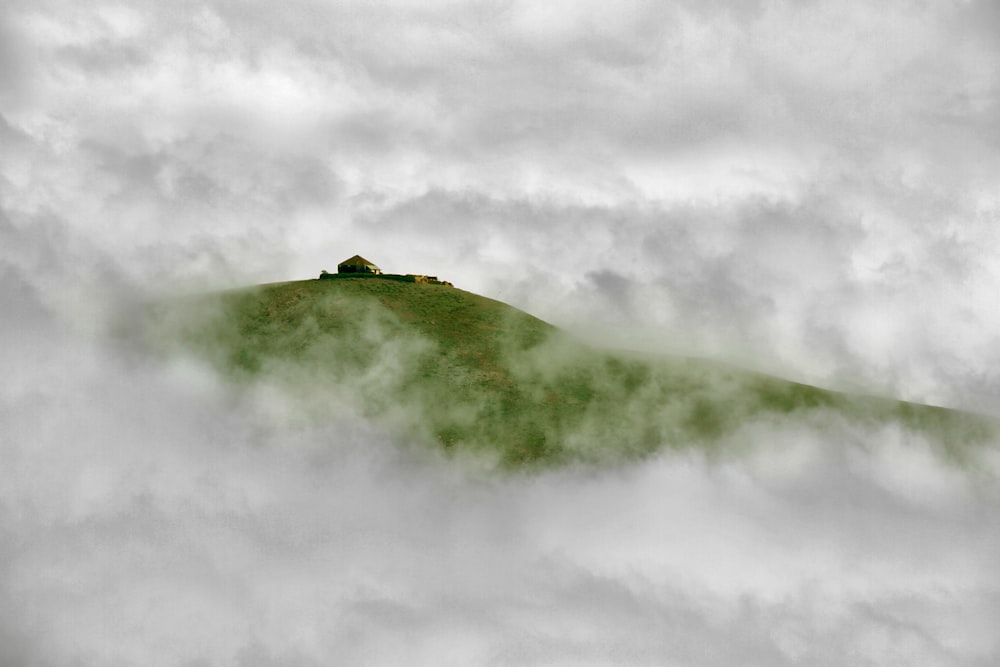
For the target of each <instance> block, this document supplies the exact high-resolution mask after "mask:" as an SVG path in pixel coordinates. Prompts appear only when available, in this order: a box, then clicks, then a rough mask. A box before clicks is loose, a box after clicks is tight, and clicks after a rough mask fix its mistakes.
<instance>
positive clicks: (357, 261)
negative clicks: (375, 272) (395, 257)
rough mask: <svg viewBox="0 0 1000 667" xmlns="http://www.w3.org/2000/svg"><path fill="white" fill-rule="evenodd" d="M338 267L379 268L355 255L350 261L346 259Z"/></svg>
mask: <svg viewBox="0 0 1000 667" xmlns="http://www.w3.org/2000/svg"><path fill="white" fill-rule="evenodd" d="M337 266H371V267H373V268H376V269H377V268H378V267H377V266H375V264H374V263H373V262H369V261H368V260H367V259H365V258H364V257H362V256H361V255H355V256H354V257H351V258H350V259H345V260H344V261H343V262H341V263H340V264H338V265H337Z"/></svg>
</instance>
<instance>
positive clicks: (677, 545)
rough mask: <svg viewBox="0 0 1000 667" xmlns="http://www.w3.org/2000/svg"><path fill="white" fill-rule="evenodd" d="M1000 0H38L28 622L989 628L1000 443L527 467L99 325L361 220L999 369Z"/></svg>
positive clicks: (17, 565)
mask: <svg viewBox="0 0 1000 667" xmlns="http://www.w3.org/2000/svg"><path fill="white" fill-rule="evenodd" d="M731 4H732V5H733V6H730V5H731ZM998 35H1000V13H998V12H997V10H996V8H995V6H994V3H991V2H988V1H985V0H981V1H979V2H974V1H957V0H956V1H954V2H940V3H931V4H927V3H918V2H904V1H899V2H891V3H883V4H882V5H880V6H879V7H877V8H873V7H872V6H871V5H870V3H861V2H847V3H837V4H836V5H831V4H823V3H792V2H760V3H750V2H747V3H738V7H737V6H736V5H735V4H734V3H713V2H709V3H705V2H684V1H678V2H671V3H662V2H648V3H647V2H629V3H621V4H617V5H615V6H614V7H611V6H609V5H607V4H606V3H580V2H572V3H568V2H567V3H545V4H544V5H540V4H538V3H529V2H475V3H450V2H440V3H426V2H423V3H416V4H415V3H409V2H399V3H378V4H373V3H367V2H356V3H335V4H330V3H315V2H305V1H302V2H292V3H284V4H282V5H281V6H280V7H278V6H277V5H274V4H273V3H272V4H269V3H261V2H249V3H241V4H239V5H235V4H232V3H228V2H203V3H180V4H176V3H174V4H164V3H154V2H134V3H128V4H120V3H112V2H108V3H104V2H100V3H88V4H87V6H85V7H84V6H80V5H78V4H73V3H65V2H60V1H58V0H51V1H43V2H23V1H21V0H13V1H11V2H7V3H5V4H4V6H3V8H2V9H0V80H2V81H3V82H4V84H3V86H2V87H0V308H2V311H3V312H4V313H5V316H6V317H5V319H6V321H7V322H8V326H5V327H2V329H0V350H2V351H0V369H2V371H3V376H4V378H5V380H4V383H3V387H2V389H0V424H2V427H0V455H2V459H3V461H5V463H4V465H3V466H2V467H0V468H2V472H0V477H2V483H0V532H2V540H0V543H2V544H3V546H2V547H0V549H2V551H3V558H0V562H3V563H4V565H3V566H2V568H0V577H2V578H0V596H2V598H0V599H2V601H3V604H2V606H0V646H2V648H0V652H2V653H0V657H2V658H3V660H0V662H10V663H16V664H38V665H45V664H67V663H71V662H72V661H74V660H76V661H79V662H80V663H82V664H156V663H159V664H189V665H194V664H235V665H267V664H284V665H288V664H302V665H311V664H328V663H329V662H331V661H335V662H345V663H364V662H368V663H375V664H377V663H407V664H470V663H487V664H489V663H494V664H532V663H534V664H559V663H560V662H564V663H566V664H586V663H587V662H588V661H590V662H592V663H594V664H608V663H614V662H618V663H621V664H678V665H682V664H698V665H711V664H720V665H722V664H734V663H735V662H739V663H741V664H761V665H764V664H766V665H775V664H779V665H780V664H844V663H850V664H913V663H920V664H948V665H954V664H967V665H978V664H982V665H986V664H993V663H994V662H995V661H996V658H997V656H998V655H1000V647H998V645H997V643H996V640H995V639H994V637H993V629H994V628H996V627H997V626H998V624H1000V581H998V580H997V576H996V574H995V567H993V564H994V563H995V562H997V560H998V558H997V557H998V555H1000V554H998V551H1000V533H998V531H997V529H996V527H995V526H994V523H995V522H993V521H992V520H991V517H993V516H995V513H996V510H997V506H998V501H1000V498H998V496H997V487H996V482H995V477H994V476H993V475H994V474H995V470H994V471H989V470H988V471H985V472H983V474H982V475H981V476H979V477H977V476H976V475H975V474H971V473H969V472H959V471H956V470H954V469H952V468H949V467H947V466H945V465H943V464H942V463H941V462H940V461H939V460H938V459H937V458H936V457H935V455H934V454H933V449H932V448H931V447H929V446H925V444H924V443H921V442H919V441H913V439H912V438H910V437H908V436H906V435H905V434H901V433H897V432H893V431H891V430H884V431H879V432H860V433H857V434H856V438H855V439H854V440H853V441H846V440H845V439H844V438H840V437H838V438H832V437H831V436H829V435H823V434H818V433H815V432H812V431H811V430H809V429H807V428H806V427H805V426H803V425H796V424H794V423H789V424H776V425H771V426H764V425H760V424H758V425H748V427H747V428H746V429H745V430H744V432H742V433H741V434H740V437H743V438H746V439H748V440H750V441H752V442H754V443H756V445H757V447H756V448H755V449H754V451H756V452H757V454H755V455H754V457H752V458H750V459H748V460H740V461H725V462H714V463H710V462H707V461H703V460H700V459H699V458H698V457H696V456H693V455H692V456H687V457H680V458H678V457H676V456H674V457H662V458H658V459H656V460H652V461H649V462H647V463H645V464H642V465H639V466H636V467H632V468H628V469H624V470H611V471H604V472H594V471H589V472H581V471H572V470H570V471H563V472H559V473H547V474H545V475H543V476H538V477H532V478H527V479H521V478H515V479H497V478H493V477H488V476H487V477H483V476H481V475H478V474H477V473H475V472H470V471H468V470H465V469H456V468H455V467H454V466H452V465H449V464H448V463H445V462H441V461H436V460H428V458H427V456H426V455H425V454H421V453H419V452H413V451H411V450H410V449H409V448H408V447H407V446H406V445H407V443H405V442H394V441H393V440H392V439H391V438H389V437H388V436H386V435H385V434H384V433H381V432H379V431H378V429H377V428H376V427H374V426H372V425H371V424H368V423H366V422H365V421H363V420H361V419H359V418H357V417H356V416H355V415H352V414H350V413H349V412H344V413H343V414H336V415H333V416H331V420H330V423H326V424H320V425H316V424H302V423H300V422H298V421H296V420H295V419H291V418H289V417H288V415H283V414H281V412H280V411H270V412H268V411H262V410H261V409H260V406H261V405H264V404H267V405H274V404H275V402H276V401H275V399H274V397H273V396H271V397H266V398H264V397H261V396H259V395H256V394H254V393H253V392H251V393H249V394H234V393H232V392H231V390H230V389H229V388H227V387H226V386H225V385H223V384H222V383H221V381H220V380H219V379H218V378H216V377H215V376H214V375H213V374H212V373H211V372H210V371H209V370H207V369H205V368H202V367H201V366H199V365H198V364H197V363H195V362H193V361H190V360H188V361H184V360H178V361H176V362H175V363H172V364H168V365H158V364H154V363H152V362H150V361H149V360H146V359H143V358H142V357H141V355H138V354H137V353H135V352H134V351H133V352H130V351H128V350H124V349H121V348H114V347H113V346H112V344H111V343H109V342H108V341H107V339H106V338H105V336H104V333H103V331H104V329H105V324H106V313H107V312H108V311H109V310H113V309H118V308H120V307H121V305H122V304H123V303H126V302H129V301H131V300H133V299H136V298H146V297H148V296H149V295H151V294H162V293H167V292H173V291H176V290H192V289H204V288H206V287H226V286H234V285H239V284H246V283H251V282H262V281H268V280H285V279H289V278H304V277H312V276H314V275H315V274H318V272H319V270H320V269H323V268H326V269H332V268H333V266H334V265H335V264H336V262H337V261H339V260H340V259H343V258H344V257H347V256H349V255H352V254H355V253H361V254H363V255H365V256H368V257H370V258H371V259H373V260H375V261H376V262H378V263H379V264H381V265H382V266H383V267H385V268H387V269H388V270H393V271H400V272H411V271H412V272H427V273H432V274H433V273H436V274H438V275H441V276H442V277H444V278H446V279H449V280H452V281H453V282H455V283H456V284H457V285H458V286H459V287H464V288H466V289H470V290H472V291H476V292H480V293H485V294H487V295H489V296H494V297H496V298H500V299H503V300H505V301H508V302H511V303H514V304H515V305H518V306H520V307H523V308H525V309H527V310H529V311H530V312H532V313H534V314H536V315H538V316H540V317H543V318H544V319H547V320H549V321H553V322H556V323H558V324H561V325H565V326H567V327H568V328H570V329H572V330H574V331H575V332H577V333H578V335H580V336H583V337H586V338H589V339H591V340H594V341H597V342H600V343H602V344H608V345H612V346H617V347H633V348H639V349H645V350H652V351H657V352H663V351H674V352H681V353H686V354H704V355H710V356H724V357H728V358H733V359H738V360H741V361H743V362H744V363H748V364H753V365H756V366H758V367H760V368H762V369H765V370H769V371H773V372H784V373H785V374H790V375H793V376H795V377H796V378H799V379H805V380H810V381H814V382H820V383H826V384H833V385H838V386H844V387H859V388H863V389H865V390H868V391H873V392H876V393H889V394H895V395H897V396H900V397H904V398H913V399H917V400H927V401H931V402H935V403H940V404H947V405H954V406H958V407H964V408H968V409H977V410H983V411H987V412H994V413H996V412H1000V403H998V396H1000V376H998V374H997V371H996V370H995V369H997V368H1000V363H998V362H1000V358H998V355H1000V352H998V350H1000V344H998V342H1000V341H998V332H1000V319H998V318H1000V316H998V315H997V311H996V308H995V295H996V294H997V292H998V289H1000V271H998V269H997V263H996V262H995V260H994V258H995V257H996V255H997V252H998V250H1000V238H998V236H997V231H996V229H997V224H996V223H997V222H998V217H1000V200H998V197H997V191H996V184H997V182H998V177H1000V158H998V156H1000V151H998V150H997V148H998V143H1000V134H998V129H997V128H1000V106H998V98H997V93H998V82H1000V77H998V64H997V63H1000V58H998V55H1000V53H998V51H1000V38H998ZM11 325H13V326H11ZM260 391H265V389H263V388H261V389H260ZM986 458H987V459H988V458H989V457H988V456H987V457H986Z"/></svg>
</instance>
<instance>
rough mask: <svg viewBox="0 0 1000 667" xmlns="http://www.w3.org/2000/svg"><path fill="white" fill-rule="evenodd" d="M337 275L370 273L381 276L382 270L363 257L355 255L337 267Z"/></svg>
mask: <svg viewBox="0 0 1000 667" xmlns="http://www.w3.org/2000/svg"><path fill="white" fill-rule="evenodd" d="M337 273H370V274H373V275H376V276H377V275H380V274H381V273H382V269H380V268H378V267H377V266H375V265H374V264H372V263H371V262H369V261H368V260H367V259H365V258H364V257H362V256H361V255H355V256H354V257H351V258H350V259H345V260H344V261H343V262H341V263H340V264H338V265H337Z"/></svg>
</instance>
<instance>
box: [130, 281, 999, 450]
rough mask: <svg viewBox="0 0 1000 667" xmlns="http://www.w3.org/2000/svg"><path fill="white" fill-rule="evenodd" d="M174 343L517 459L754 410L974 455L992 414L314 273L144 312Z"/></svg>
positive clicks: (638, 442) (407, 288)
mask: <svg viewBox="0 0 1000 667" xmlns="http://www.w3.org/2000/svg"><path fill="white" fill-rule="evenodd" d="M141 327H142V328H143V336H144V337H145V339H146V340H150V341H154V342H155V344H156V345H157V347H158V348H160V349H162V350H165V351H182V350H185V351H190V350H194V351H195V352H196V353H197V354H199V355H201V356H203V357H204V358H206V359H208V360H209V361H210V362H211V363H213V364H214V365H215V366H216V367H217V368H218V369H220V370H221V371H222V372H224V373H225V374H226V376H227V377H229V378H230V379H231V380H232V381H233V382H234V383H237V384H242V385H247V386H249V385H253V384H255V383H260V382H268V383H272V384H273V385H275V386H277V387H279V388H280V389H281V391H282V392H283V394H284V395H286V396H288V397H290V398H291V402H292V404H293V405H295V406H297V409H298V413H299V414H300V416H302V417H303V418H307V419H323V418H324V415H329V413H330V412H331V411H332V410H334V409H336V408H338V407H342V406H344V405H347V406H350V407H351V408H352V409H355V410H360V411H362V412H363V413H365V414H367V415H368V416H370V417H372V418H374V419H378V420H380V421H381V422H382V423H384V424H385V425H386V427H387V428H391V429H394V430H397V431H399V432H400V433H405V434H407V435H408V436H410V437H412V438H413V439H415V440H418V441H424V442H426V443H428V444H430V445H432V446H438V447H441V448H443V449H444V450H445V451H446V452H448V453H450V454H453V455H461V456H478V457H484V458H486V459H488V460H491V461H494V462H496V463H497V464H498V465H501V466H503V467H507V468H525V467H538V466H551V465H559V464H564V463H569V462H608V461H623V460H630V459H635V458H641V457H643V456H647V455H649V454H650V453H652V452H655V451H657V450H660V449H662V448H665V447H673V448H679V447H691V446H697V447H700V448H705V449H708V450H709V451H713V452H717V451H722V450H724V448H725V447H731V446H734V445H733V442H732V441H733V440H734V438H732V437H730V436H733V434H735V433H737V431H738V429H739V428H740V427H741V426H743V425H745V424H747V423H749V422H750V421H753V420H760V419H775V418H778V417H781V416H784V415H796V417H798V416H802V417H804V418H808V419H812V423H815V424H816V427H817V428H818V427H822V426H823V425H829V424H830V423H833V422H836V421H837V420H838V419H840V420H841V421H846V422H848V423H851V424H856V425H858V426H862V427H864V426H878V425H883V424H890V423H892V424H898V425H900V426H901V427H902V428H904V429H906V430H907V431H908V432H912V433H921V434H925V435H927V436H928V437H930V438H932V439H935V440H936V441H938V442H940V443H942V447H943V449H944V450H945V451H946V452H947V453H948V454H949V455H950V456H953V457H955V458H959V459H960V458H961V457H962V456H963V453H964V452H965V451H967V448H968V447H969V446H970V443H979V442H983V441H984V440H986V439H988V438H989V437H991V435H992V432H993V425H992V423H990V422H988V421H986V420H985V419H983V418H979V417H975V416H972V415H968V414H964V413H959V412H955V411H951V410H945V409H943V408H934V407H929V406H922V405H916V404H912V403H903V402H899V401H892V400H888V399H877V398H868V397H859V396H852V395H848V394H843V393H838V392H833V391H828V390H824V389H820V388H817V387H813V386H809V385H805V384H800V383H795V382H789V381H785V380H781V379H778V378H774V377H769V376H765V375H761V374H757V373H751V372H749V371H743V370H740V369H736V368H731V367H726V366H723V365H721V364H715V363H712V362H709V361H704V360H694V359H669V358H668V359H645V358H638V357H630V356H627V355H622V354H614V353H610V352H606V351H601V350H597V349H594V348H591V347H588V346H585V345H583V344H581V343H579V342H577V341H575V340H574V339H572V338H571V337H569V336H567V335H566V334H565V333H563V332H561V331H560V330H558V329H556V328H555V327H553V326H551V325H549V324H546V323H545V322H542V321H541V320H539V319H537V318H534V317H532V316H530V315H528V314H526V313H523V312H521V311H519V310H517V309H515V308H512V307H510V306H507V305H505V304H503V303H501V302H498V301H495V300H493V299H488V298H485V297H482V296H478V295H475V294H471V293H469V292H465V291H462V290H459V289H454V288H450V287H445V286H439V285H423V284H415V283H408V282H400V281H393V280H382V279H377V278H361V277H359V278H355V279H351V278H347V279H338V280H306V281H298V282H289V283H279V284H272V285H265V286H260V287H255V288H250V289H244V290H236V291H231V292H225V293H219V294H210V295H205V296H202V297H197V298H187V299H178V300H174V301H171V302H169V303H161V304H159V305H157V306H156V307H155V308H153V309H152V310H151V311H150V313H149V314H148V316H147V317H146V318H145V319H144V320H143V321H142V322H141Z"/></svg>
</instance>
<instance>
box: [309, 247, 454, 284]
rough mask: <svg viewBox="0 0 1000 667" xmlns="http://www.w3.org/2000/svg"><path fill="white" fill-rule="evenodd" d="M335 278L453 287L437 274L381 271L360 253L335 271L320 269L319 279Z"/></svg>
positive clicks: (342, 263) (339, 265) (341, 264)
mask: <svg viewBox="0 0 1000 667" xmlns="http://www.w3.org/2000/svg"><path fill="white" fill-rule="evenodd" d="M337 278H379V279H382V280H395V281H396V282H401V283H418V284H421V285H444V286H445V287H454V285H452V284H451V283H450V282H448V281H447V280H438V277H437V276H424V275H418V274H415V273H407V274H406V275H405V276H404V275H401V274H398V273H382V269H380V268H378V267H377V266H375V265H374V264H372V263H371V262H369V261H368V260H367V259H365V258H364V257H362V256H361V255H355V256H354V257H351V258H350V259H345V260H344V261H343V262H341V263H340V264H338V265H337V272H336V273H327V272H326V271H321V272H320V274H319V279H320V280H334V279H337Z"/></svg>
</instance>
